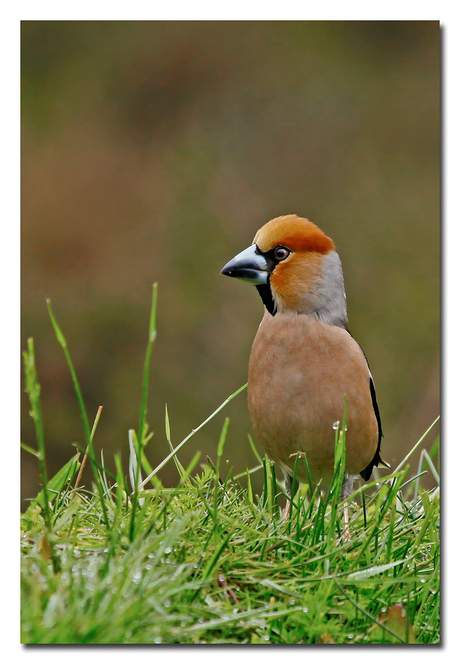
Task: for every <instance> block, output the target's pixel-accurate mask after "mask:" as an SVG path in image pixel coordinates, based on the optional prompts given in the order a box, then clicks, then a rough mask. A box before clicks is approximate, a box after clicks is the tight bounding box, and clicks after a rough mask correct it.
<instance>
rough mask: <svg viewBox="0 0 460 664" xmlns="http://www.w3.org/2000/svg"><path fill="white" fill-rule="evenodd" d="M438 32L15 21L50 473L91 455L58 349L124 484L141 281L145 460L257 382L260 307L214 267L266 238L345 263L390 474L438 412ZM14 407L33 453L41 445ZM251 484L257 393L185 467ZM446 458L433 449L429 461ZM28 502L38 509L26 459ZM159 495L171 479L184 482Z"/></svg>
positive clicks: (354, 25)
mask: <svg viewBox="0 0 460 664" xmlns="http://www.w3.org/2000/svg"><path fill="white" fill-rule="evenodd" d="M439 39H440V32H439V25H438V23H437V22H434V21H433V22H366V21H361V22H308V21H307V22H276V21H275V22H264V21H261V22H212V21H209V22H182V21H179V22H149V21H145V22H135V21H134V22H131V21H127V22H125V21H120V22H112V21H107V22H93V21H88V22H80V21H75V22H60V21H52V22H50V21H26V22H23V24H22V313H23V318H22V344H23V347H24V346H25V343H26V339H27V337H29V336H33V337H34V339H35V344H36V349H37V364H38V371H39V377H40V379H41V383H42V399H43V411H44V419H45V435H46V442H47V449H48V456H49V466H50V472H51V473H53V472H56V471H57V470H58V469H59V468H60V467H61V466H62V464H63V463H64V462H65V461H67V460H68V458H69V457H70V456H71V455H72V454H73V452H74V448H72V446H71V445H72V443H73V442H74V441H78V443H79V444H80V445H82V444H83V435H82V426H81V421H80V416H79V413H78V409H77V406H76V399H75V396H74V392H73V388H72V384H71V380H70V376H69V372H68V369H67V367H66V365H65V361H64V357H63V354H62V350H61V348H60V347H59V346H58V344H57V342H56V340H55V337H54V334H53V332H52V328H51V325H50V322H49V319H48V315H47V312H46V306H45V298H46V297H50V298H51V300H52V303H53V308H54V311H55V314H56V316H57V318H58V321H59V322H60V324H61V326H62V328H63V331H64V333H65V335H66V337H67V341H68V344H69V348H70V352H71V355H72V357H73V360H74V363H75V366H76V370H77V374H78V376H79V379H80V383H81V387H82V390H83V394H84V398H85V400H86V405H87V409H88V413H89V417H90V419H92V418H93V417H94V415H95V413H96V410H97V407H98V406H99V405H103V406H104V410H103V414H102V418H101V421H100V424H99V428H98V431H97V434H96V439H95V440H96V448H97V449H98V450H99V449H101V448H102V449H103V450H104V454H105V458H106V460H107V462H108V465H109V466H110V467H113V465H112V457H113V452H115V451H117V450H121V451H122V455H123V460H124V463H125V467H127V465H126V462H127V450H128V429H129V428H133V427H134V428H135V427H137V420H138V410H139V404H140V391H141V373H142V364H143V357H144V352H145V346H146V342H147V330H148V317H149V307H150V297H151V285H152V283H153V282H154V281H158V282H159V309H158V337H157V344H156V347H155V350H154V355H153V368H152V383H151V393H150V398H149V412H148V420H149V423H150V425H151V427H152V429H153V430H154V432H155V433H154V438H153V439H152V441H151V442H150V443H149V446H148V448H147V452H148V456H149V459H150V461H151V463H152V464H155V463H156V462H158V461H160V460H161V459H162V458H163V457H164V456H165V454H166V453H167V451H168V448H167V444H166V441H165V436H164V404H165V403H167V404H168V408H169V412H170V416H171V423H172V435H173V441H174V442H175V443H178V442H180V440H181V439H182V438H183V437H184V436H185V435H186V434H187V433H189V431H190V430H191V429H192V428H193V427H195V426H197V425H198V424H199V423H200V422H201V421H202V420H203V419H204V418H205V417H207V416H208V415H209V414H210V413H211V412H212V410H213V409H214V408H215V407H217V406H218V405H219V404H220V403H221V402H222V401H223V400H224V399H225V398H226V397H227V396H228V395H229V394H231V393H232V392H233V391H234V390H236V389H237V388H238V387H239V386H240V385H242V384H243V383H244V382H245V381H246V371H247V361H248V356H249V351H250V347H251V343H252V339H253V337H254V334H255V331H256V328H257V326H258V323H259V320H260V318H261V316H262V304H261V302H260V300H259V296H258V294H257V292H256V291H255V289H251V287H250V286H248V285H247V284H243V283H241V282H235V281H233V280H230V279H225V278H223V277H222V276H220V275H219V271H220V269H221V267H222V266H223V265H224V263H226V262H227V261H228V260H229V259H230V258H231V257H232V256H233V255H234V254H235V253H236V252H238V251H240V250H241V249H243V248H245V247H246V246H247V245H248V244H250V242H251V241H252V238H253V236H254V233H255V231H256V230H257V229H258V228H259V227H260V226H261V225H262V224H264V223H265V222H266V221H268V220H269V219H270V218H272V217H274V216H277V215H280V214H287V213H296V214H299V215H302V216H306V217H308V218H310V219H311V220H312V221H314V222H315V223H317V224H318V225H319V226H320V227H321V228H322V229H323V230H324V231H325V232H326V233H327V234H329V235H330V236H332V237H333V238H334V240H335V242H336V244H337V247H338V251H339V253H340V255H341V258H342V262H343V265H344V273H345V284H346V289H347V296H348V305H349V318H350V330H351V332H352V333H353V335H354V336H355V338H356V339H357V340H358V341H359V343H360V344H361V345H362V346H363V348H364V349H365V351H366V354H367V356H368V359H369V362H370V365H371V368H372V372H373V375H374V379H375V382H376V386H377V395H378V399H379V404H380V409H381V413H382V419H383V427H384V433H385V438H384V447H383V450H384V452H383V456H384V457H385V458H386V459H387V460H388V461H390V462H391V463H392V464H395V463H397V462H398V461H400V460H401V459H402V457H403V455H404V453H405V452H407V451H408V449H409V448H410V447H411V446H412V445H413V444H414V443H415V442H416V440H417V439H418V438H419V437H420V435H421V434H422V433H423V432H424V431H425V429H426V428H427V427H428V425H429V424H430V423H431V422H432V421H433V419H434V418H435V417H436V415H437V414H438V411H439V395H438V382H439V381H438V375H439V330H438V326H439V203H440V192H439ZM28 409H29V408H28V402H27V398H26V396H25V395H24V398H23V407H22V416H23V418H22V419H23V430H22V439H23V440H24V442H26V443H27V444H35V443H34V432H33V425H32V420H31V418H30V417H29V416H28ZM226 415H228V416H230V418H231V421H230V428H229V433H228V438H227V443H226V449H225V458H226V459H229V463H230V465H231V466H233V468H234V470H235V472H239V471H242V470H244V469H245V467H246V465H247V464H248V465H249V466H252V465H254V459H253V455H252V452H251V451H250V449H249V445H248V443H247V434H248V432H250V431H251V428H250V423H249V418H248V414H247V409H246V398H245V395H241V396H239V397H238V398H237V399H236V400H234V401H233V402H232V403H231V404H230V405H229V407H228V408H227V409H226V411H224V412H222V413H220V414H219V416H218V417H217V418H216V419H215V420H214V421H213V422H212V423H211V424H209V425H208V426H207V427H206V428H205V429H203V430H202V431H201V432H200V433H199V434H198V435H197V436H196V437H195V438H194V439H192V441H191V442H190V444H189V446H188V448H187V447H186V448H184V450H183V454H182V456H181V460H182V461H183V463H186V462H187V461H188V460H189V459H190V458H191V456H192V454H193V453H194V452H195V451H196V450H197V449H199V450H201V451H202V457H201V458H202V460H203V461H204V455H205V454H209V455H210V456H211V457H213V458H215V452H216V446H217V440H218V436H219V432H220V429H221V426H222V424H223V420H224V418H225V416H226ZM433 440H434V433H433V435H432V436H431V437H430V439H429V441H430V442H432V441H433ZM22 469H23V496H26V497H27V496H32V495H34V494H35V493H36V492H37V490H38V475H37V469H36V463H35V459H34V458H33V457H31V456H30V455H27V454H24V456H23V463H22ZM161 477H162V479H163V481H164V482H165V483H166V484H168V483H171V484H173V483H176V481H177V475H176V471H175V469H174V467H173V466H172V465H171V466H169V467H166V468H165V470H164V472H163V474H162V476H161Z"/></svg>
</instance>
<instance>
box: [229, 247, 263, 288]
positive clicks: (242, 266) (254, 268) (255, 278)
mask: <svg viewBox="0 0 460 664" xmlns="http://www.w3.org/2000/svg"><path fill="white" fill-rule="evenodd" d="M256 249H257V245H256V244H252V245H251V246H250V247H248V248H247V249H245V250H244V251H242V252H241V253H240V254H238V255H237V256H235V258H232V260H231V261H229V262H228V263H227V265H225V266H224V267H223V268H222V270H221V271H220V273H221V274H226V275H227V277H235V278H236V279H242V280H243V281H247V282H248V283H250V284H253V285H254V286H257V285H258V284H266V283H268V265H267V261H266V260H265V258H264V256H263V255H262V254H260V253H256Z"/></svg>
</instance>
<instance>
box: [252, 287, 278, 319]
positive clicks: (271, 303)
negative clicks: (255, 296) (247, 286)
mask: <svg viewBox="0 0 460 664" xmlns="http://www.w3.org/2000/svg"><path fill="white" fill-rule="evenodd" d="M256 288H257V290H258V291H259V295H260V297H261V298H262V302H263V303H264V304H265V306H266V307H267V311H268V312H269V313H271V315H272V316H274V315H275V314H276V305H275V300H274V299H273V295H272V289H271V288H270V278H269V279H268V283H266V284H257V286H256Z"/></svg>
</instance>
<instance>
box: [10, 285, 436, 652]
mask: <svg viewBox="0 0 460 664" xmlns="http://www.w3.org/2000/svg"><path fill="white" fill-rule="evenodd" d="M49 308H50V316H51V320H52V323H53V327H54V329H55V332H56V336H57V338H58V341H59V343H60V344H61V346H62V347H63V348H64V349H65V354H66V357H67V361H68V363H69V368H70V370H71V373H72V377H73V380H74V386H75V390H76V394H77V402H78V406H79V408H80V412H81V415H82V421H83V429H84V434H85V442H86V448H85V449H82V450H81V454H79V455H76V456H74V457H72V458H71V459H70V460H69V462H68V463H67V464H66V465H65V466H64V467H63V469H61V471H59V473H57V475H56V476H54V477H53V478H51V479H48V477H47V474H46V454H45V442H44V436H43V422H42V416H41V408H40V386H39V382H38V376H37V371H36V368H35V357H34V348H33V342H32V341H29V344H28V348H27V351H26V352H25V353H24V360H25V367H26V379H27V380H26V388H27V391H28V394H29V398H30V401H31V415H32V417H33V419H34V422H35V426H36V430H37V446H38V449H37V450H34V449H33V448H32V447H31V446H27V445H24V447H25V448H26V449H28V451H29V452H31V453H33V454H35V455H36V456H37V459H38V462H39V472H40V477H41V481H42V487H43V490H42V492H41V493H40V494H39V496H37V498H36V499H35V500H34V501H32V502H31V505H30V506H29V508H28V509H27V511H26V512H25V513H24V514H23V515H22V575H21V576H22V603H21V604H22V606H21V608H22V642H23V643H28V644H32V643H34V644H36V643H41V644H44V643H55V644H57V643H60V644H64V643H81V644H83V643H86V644H89V643H92V644H96V643H97V644H115V643H132V644H134V643H136V644H139V643H142V644H150V643H152V644H155V643H156V644H159V643H163V644H182V643H186V644H192V643H197V644H200V643H203V644H204V643H206V644H225V643H241V644H252V643H254V644H268V643H279V644H289V643H296V644H300V643H341V644H342V643H367V644H370V643H375V644H377V643H424V644H429V643H433V644H436V643H439V642H440V626H439V613H440V595H439V566H440V551H439V548H440V539H439V487H438V486H437V487H436V488H435V489H434V490H430V491H426V490H424V489H422V488H421V486H420V482H419V479H420V476H421V475H422V474H423V473H424V472H428V471H429V472H432V474H433V476H434V477H435V479H436V481H437V482H438V481H439V477H438V474H437V470H436V466H435V464H434V463H433V458H434V456H435V454H436V453H437V446H436V445H435V447H434V448H433V449H432V450H431V451H430V453H428V452H427V451H426V450H425V449H423V450H422V452H421V454H420V464H419V469H418V472H417V474H416V476H415V477H412V478H408V465H407V460H408V457H407V458H406V459H405V460H404V462H403V463H402V464H401V467H398V468H397V469H396V470H395V471H394V472H392V473H390V474H388V475H386V476H385V477H382V478H380V479H378V480H376V481H373V482H369V483H368V484H366V485H365V486H361V487H360V488H359V489H357V491H356V492H355V493H354V494H353V496H352V498H351V504H352V515H351V524H350V531H351V540H350V541H342V540H341V534H342V532H343V509H342V507H343V506H342V504H341V503H340V497H339V494H340V484H341V482H340V477H341V472H342V470H341V469H342V468H343V464H342V463H341V461H342V460H343V455H344V453H345V442H346V441H345V434H344V427H343V426H342V427H341V429H338V430H337V438H336V475H335V481H334V482H333V483H332V488H331V490H330V493H329V495H328V496H326V497H323V498H322V497H321V496H320V494H319V491H318V488H317V487H314V486H310V487H307V486H303V487H302V488H301V491H300V492H299V493H298V495H297V497H296V499H295V500H294V502H293V505H292V509H291V513H290V516H289V519H288V520H286V521H284V520H283V519H282V518H281V516H280V507H282V506H284V500H285V496H284V495H283V488H282V486H281V485H280V484H279V483H278V481H277V479H276V476H275V472H274V467H273V465H272V464H271V462H270V461H269V460H268V459H267V458H264V459H262V458H260V457H259V456H258V453H257V450H256V448H255V447H253V449H254V452H255V455H256V459H255V467H254V468H252V469H248V470H247V472H246V473H245V474H244V479H245V480H246V484H247V486H244V487H243V486H242V485H241V484H240V480H241V479H242V477H240V476H236V477H234V476H233V473H232V470H231V468H229V467H228V465H227V464H226V463H225V462H224V461H223V451H224V446H225V439H226V434H227V429H228V426H229V421H228V419H225V420H224V422H223V427H222V434H221V436H220V439H219V441H217V456H216V459H215V462H213V461H211V460H210V459H208V460H207V462H205V463H201V464H199V453H198V452H197V453H196V454H195V456H194V458H193V459H192V461H191V463H190V464H189V466H188V467H186V468H185V467H184V466H183V465H182V463H181V462H180V460H179V458H178V452H179V451H180V449H181V448H182V447H183V446H184V445H185V444H186V443H187V442H188V441H189V440H190V439H191V438H192V437H193V435H194V433H195V432H196V431H197V430H198V429H196V430H195V431H192V432H191V433H190V434H189V436H187V437H186V438H185V439H184V440H183V441H182V443H180V444H179V445H178V446H177V447H176V448H175V449H174V448H172V444H171V442H170V436H169V416H168V413H167V410H166V413H165V432H166V438H167V440H168V443H169V444H170V448H171V452H170V454H169V455H168V456H167V457H166V458H165V460H163V462H162V463H161V464H159V465H158V466H157V468H155V469H152V468H151V467H150V465H149V463H148V461H147V459H146V456H145V446H146V445H147V444H148V441H149V433H148V428H147V426H146V412H147V397H148V382H149V369H150V357H151V353H152V348H153V344H154V340H155V334H156V331H155V310H156V287H154V290H153V297H152V315H151V321H150V329H149V338H148V345H147V352H146V362H145V365H144V373H143V388H142V397H141V412H140V418H139V430H138V431H137V432H135V431H131V432H130V461H129V469H128V478H127V477H126V476H125V474H124V471H123V468H122V466H121V461H120V457H119V455H115V466H116V469H117V470H116V476H114V475H112V474H111V473H110V472H109V471H108V470H107V468H106V467H105V463H104V457H103V454H101V457H100V458H96V456H95V453H94V448H93V438H94V436H95V435H97V421H98V417H99V415H100V412H99V413H98V416H97V417H96V421H95V423H94V425H93V428H92V430H91V431H90V428H89V423H88V418H87V416H86V411H85V407H84V403H83V399H82V398H81V393H80V392H79V387H78V381H77V377H76V375H75V372H74V371H73V367H72V365H71V360H70V355H69V353H68V350H67V345H66V343H65V339H64V336H63V334H62V331H61V330H60V328H59V325H58V323H57V321H56V319H55V317H54V315H53V313H52V310H51V306H50V305H49ZM243 389H244V386H243V387H242V388H240V389H239V390H237V391H236V392H235V393H234V394H233V395H231V397H229V399H231V398H233V397H235V396H237V394H238V393H239V392H241V391H242V390H243ZM229 399H227V400H226V401H225V402H224V403H223V404H222V405H221V406H220V407H219V408H217V409H216V411H215V412H214V413H213V414H212V415H211V416H210V417H209V418H207V420H205V422H203V423H202V425H200V427H199V428H201V426H204V425H205V424H206V422H208V421H209V420H210V419H211V418H212V417H216V416H217V415H218V413H219V412H220V411H221V410H222V409H223V408H224V407H225V405H226V403H227V402H228V401H229ZM427 433H428V432H427ZM425 436H426V434H425V435H424V436H423V437H422V438H421V439H420V441H419V442H418V443H417V444H416V445H415V446H414V448H413V451H412V452H413V453H415V451H416V450H417V449H419V448H420V447H421V446H422V445H423V441H424V439H425ZM85 453H86V454H87V455H88V458H89V460H90V463H91V467H92V471H93V486H92V487H91V488H90V489H89V488H88V489H85V488H84V487H81V486H80V484H79V479H80V478H79V470H81V462H80V457H82V459H84V458H85V457H84V456H82V455H84V454H85ZM408 456H409V455H408ZM82 462H83V461H82ZM168 462H170V463H173V462H174V463H175V464H176V467H177V470H178V472H179V476H180V481H179V483H178V485H177V486H176V487H173V488H167V487H164V486H163V485H162V484H161V482H160V480H159V479H158V477H157V473H158V471H159V470H160V469H161V468H162V467H163V466H164V465H165V464H166V463H168ZM297 463H306V460H305V459H304V458H303V457H301V456H299V458H298V461H297ZM143 473H144V475H145V476H143ZM255 473H262V474H263V478H264V488H263V491H262V493H261V495H260V496H259V495H255V493H254V491H253V488H252V478H253V476H254V474H255ZM77 478H78V479H77Z"/></svg>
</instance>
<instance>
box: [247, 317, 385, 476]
mask: <svg viewBox="0 0 460 664" xmlns="http://www.w3.org/2000/svg"><path fill="white" fill-rule="evenodd" d="M345 395H346V397H347V404H348V417H347V434H346V450H347V456H346V472H348V473H350V474H354V475H357V474H359V472H360V471H361V470H363V469H364V468H365V467H366V466H367V464H368V463H369V462H370V461H371V459H372V458H373V456H374V454H375V451H376V449H377V442H378V427H377V420H376V417H375V413H374V409H373V405H372V399H371V394H370V387H369V371H368V367H367V363H366V359H365V357H364V355H363V353H362V351H361V349H360V347H359V345H358V344H357V343H356V342H355V341H354V339H353V338H352V337H351V336H350V335H349V333H348V332H347V331H346V330H344V329H343V328H339V327H335V326H332V325H326V324H324V323H322V322H320V321H316V320H313V319H311V318H310V317H308V316H306V315H298V314H290V313H289V314H288V313H286V314H282V313H278V314H277V315H276V316H274V317H273V316H270V315H269V314H266V315H265V316H264V319H263V321H262V323H261V325H260V327H259V330H258V333H257V335H256V338H255V340H254V344H253V347H252V351H251V357H250V362H249V385H248V402H249V411H250V414H251V419H252V423H253V426H254V431H255V433H256V435H257V438H258V440H259V442H260V444H261V445H262V447H263V448H264V449H265V451H266V452H267V454H268V455H269V456H270V457H271V458H272V459H273V460H274V461H275V462H277V463H279V464H280V465H282V466H285V468H290V469H291V471H292V470H293V468H294V463H295V458H294V457H291V455H294V454H295V453H296V452H305V453H306V455H307V459H308V463H309V467H310V470H311V473H312V479H313V481H314V482H318V481H320V480H321V479H322V480H323V481H324V482H325V483H328V482H329V481H330V479H331V477H332V473H333V467H334V445H335V430H334V428H333V425H334V423H335V422H337V421H340V422H342V421H343V415H344V406H345ZM297 472H298V473H299V467H298V471H297ZM298 478H299V479H300V480H301V481H306V480H307V477H306V472H305V469H304V468H302V469H300V475H299V477H298Z"/></svg>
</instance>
